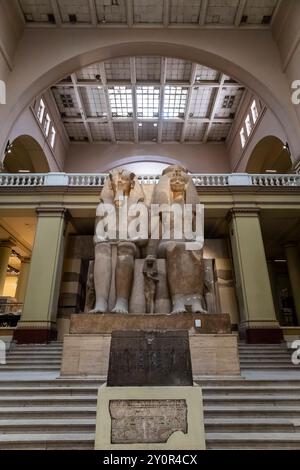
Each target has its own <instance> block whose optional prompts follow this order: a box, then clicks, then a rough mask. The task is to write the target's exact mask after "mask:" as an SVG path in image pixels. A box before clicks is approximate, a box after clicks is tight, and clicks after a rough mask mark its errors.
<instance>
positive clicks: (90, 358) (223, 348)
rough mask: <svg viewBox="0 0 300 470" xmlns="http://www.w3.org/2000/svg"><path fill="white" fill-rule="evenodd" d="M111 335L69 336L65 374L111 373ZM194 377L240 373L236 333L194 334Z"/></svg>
mask: <svg viewBox="0 0 300 470" xmlns="http://www.w3.org/2000/svg"><path fill="white" fill-rule="evenodd" d="M110 340H111V335H110V334H98V335H96V334H95V335H91V334H89V335H66V336H65V339H64V346H63V357H62V366H61V376H86V375H96V376H102V377H106V376H107V371H108V361H109V351H110ZM190 351H191V359H192V371H193V376H194V377H196V376H199V375H220V376H223V375H225V376H226V375H229V376H231V375H239V374H240V365H239V353H238V342H237V336H236V335H197V334H191V335H190Z"/></svg>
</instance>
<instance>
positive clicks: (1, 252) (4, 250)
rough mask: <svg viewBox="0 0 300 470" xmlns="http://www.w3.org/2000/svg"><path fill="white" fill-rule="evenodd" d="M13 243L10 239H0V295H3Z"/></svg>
mask: <svg viewBox="0 0 300 470" xmlns="http://www.w3.org/2000/svg"><path fill="white" fill-rule="evenodd" d="M13 246H14V243H13V242H12V241H11V240H1V241H0V296H1V295H3V290H4V284H5V279H6V274H7V267H8V262H9V257H10V255H11V250H12V247H13Z"/></svg>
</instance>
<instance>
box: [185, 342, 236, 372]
mask: <svg viewBox="0 0 300 470" xmlns="http://www.w3.org/2000/svg"><path fill="white" fill-rule="evenodd" d="M190 350H191V358H192V370H193V376H194V377H197V376H201V375H217V376H232V375H237V376H238V375H240V373H241V371H240V359H239V349H238V337H237V335H190Z"/></svg>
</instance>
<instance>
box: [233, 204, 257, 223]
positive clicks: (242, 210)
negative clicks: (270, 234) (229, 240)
mask: <svg viewBox="0 0 300 470" xmlns="http://www.w3.org/2000/svg"><path fill="white" fill-rule="evenodd" d="M259 214H260V209H259V208H258V207H232V208H231V209H230V210H229V211H228V213H227V217H226V218H227V220H228V221H229V222H230V220H231V219H233V217H259Z"/></svg>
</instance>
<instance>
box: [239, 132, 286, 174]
mask: <svg viewBox="0 0 300 470" xmlns="http://www.w3.org/2000/svg"><path fill="white" fill-rule="evenodd" d="M291 167H292V161H291V155H290V152H289V149H288V148H286V146H285V143H284V142H282V140H280V139H278V137H275V136H271V135H270V136H267V137H264V138H263V139H262V140H261V141H260V142H258V144H257V145H256V147H255V148H254V150H253V152H252V154H251V157H250V159H249V162H248V165H247V168H246V172H247V173H252V174H253V173H267V172H268V171H274V172H277V173H281V174H282V173H289V172H290V170H291Z"/></svg>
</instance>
